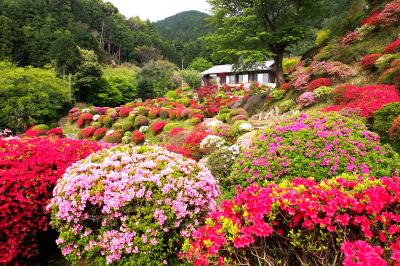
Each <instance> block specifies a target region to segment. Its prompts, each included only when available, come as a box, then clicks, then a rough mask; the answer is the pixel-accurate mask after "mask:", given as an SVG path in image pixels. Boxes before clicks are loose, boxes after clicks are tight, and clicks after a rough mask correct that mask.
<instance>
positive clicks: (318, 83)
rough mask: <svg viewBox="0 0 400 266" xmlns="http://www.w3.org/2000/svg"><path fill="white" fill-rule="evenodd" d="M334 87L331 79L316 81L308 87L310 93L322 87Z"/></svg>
mask: <svg viewBox="0 0 400 266" xmlns="http://www.w3.org/2000/svg"><path fill="white" fill-rule="evenodd" d="M331 85H332V81H331V79H329V78H319V79H315V80H313V81H311V82H310V84H308V86H307V90H308V91H314V90H315V89H318V88H320V87H329V86H331Z"/></svg>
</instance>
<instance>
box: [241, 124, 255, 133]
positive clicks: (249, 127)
mask: <svg viewBox="0 0 400 266" xmlns="http://www.w3.org/2000/svg"><path fill="white" fill-rule="evenodd" d="M253 129H254V128H253V126H252V124H250V123H243V124H241V125H239V131H240V132H250V131H253Z"/></svg>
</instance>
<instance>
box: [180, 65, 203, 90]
mask: <svg viewBox="0 0 400 266" xmlns="http://www.w3.org/2000/svg"><path fill="white" fill-rule="evenodd" d="M180 74H181V76H182V78H183V80H184V81H185V82H186V83H187V84H188V85H189V86H190V88H191V89H196V88H198V87H200V86H201V73H200V72H199V71H197V70H194V69H186V70H182V71H181V72H180Z"/></svg>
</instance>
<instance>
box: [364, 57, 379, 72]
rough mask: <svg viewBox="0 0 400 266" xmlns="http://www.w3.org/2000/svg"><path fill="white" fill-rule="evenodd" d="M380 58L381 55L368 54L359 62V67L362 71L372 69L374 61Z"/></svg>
mask: <svg viewBox="0 0 400 266" xmlns="http://www.w3.org/2000/svg"><path fill="white" fill-rule="evenodd" d="M381 56H382V54H369V55H366V56H364V57H363V58H362V59H361V61H360V65H361V66H362V68H364V69H369V70H370V69H374V68H375V63H376V61H377V60H378V59H379V58H380V57H381Z"/></svg>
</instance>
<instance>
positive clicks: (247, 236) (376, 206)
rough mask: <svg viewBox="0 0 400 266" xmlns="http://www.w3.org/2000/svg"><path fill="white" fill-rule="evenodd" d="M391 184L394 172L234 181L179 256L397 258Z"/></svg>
mask: <svg viewBox="0 0 400 266" xmlns="http://www.w3.org/2000/svg"><path fill="white" fill-rule="evenodd" d="M399 187H400V178H399V177H385V178H382V179H380V180H379V179H375V178H369V177H365V178H361V177H357V176H350V175H342V176H339V177H336V178H334V179H331V180H324V181H323V182H322V183H318V182H316V181H314V180H313V179H305V178H296V179H294V180H292V181H291V182H285V183H283V184H280V185H278V184H268V185H267V186H266V187H261V186H257V185H253V186H250V187H248V188H247V189H245V190H244V191H242V190H240V189H239V190H238V192H237V195H236V196H235V197H234V198H233V199H232V200H228V201H224V202H222V204H221V207H220V208H219V210H218V211H216V212H213V213H211V214H210V215H209V217H208V218H207V219H206V225H204V226H201V227H199V228H198V229H197V230H196V231H195V232H193V234H192V236H191V238H190V239H188V240H186V242H185V245H184V248H183V254H181V256H182V258H184V259H186V260H188V261H189V262H191V263H194V264H195V265H217V264H219V265H224V264H226V265H276V264H283V265H337V264H339V263H340V262H344V265H371V266H372V265H397V264H398V263H400V257H399V255H400V245H399V242H400V241H399V233H400V229H399V227H398V219H399V210H400V209H399V208H400V194H399ZM371 245H373V246H374V247H372V246H371ZM379 257H380V258H379ZM386 261H387V262H386ZM367 262H369V263H373V262H375V263H376V264H366V263H367ZM357 263H358V264H357Z"/></svg>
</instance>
